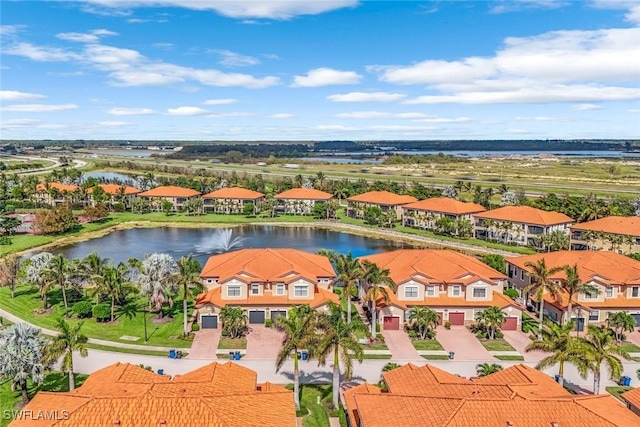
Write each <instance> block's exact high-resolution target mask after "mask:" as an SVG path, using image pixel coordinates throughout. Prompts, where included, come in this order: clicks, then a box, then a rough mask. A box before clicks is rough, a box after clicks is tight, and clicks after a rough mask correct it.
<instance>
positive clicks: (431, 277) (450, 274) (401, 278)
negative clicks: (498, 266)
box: [359, 249, 507, 284]
mask: <svg viewBox="0 0 640 427" xmlns="http://www.w3.org/2000/svg"><path fill="white" fill-rule="evenodd" d="M359 259H360V260H361V261H370V262H373V263H375V264H377V265H378V266H379V267H380V268H381V269H389V276H390V277H391V279H392V280H393V281H394V282H395V283H396V284H401V283H404V282H406V281H407V280H411V279H412V280H414V281H416V282H419V283H463V284H468V283H471V282H473V281H475V280H484V281H495V280H503V279H506V278H507V276H505V275H504V274H502V273H500V272H499V271H497V270H494V269H493V268H491V267H489V266H488V265H486V264H484V263H482V262H481V261H479V260H478V259H476V258H474V257H471V256H468V255H464V254H461V253H459V252H456V251H452V250H449V249H399V250H395V251H390V252H383V253H379V254H374V255H368V256H364V257H360V258H359Z"/></svg>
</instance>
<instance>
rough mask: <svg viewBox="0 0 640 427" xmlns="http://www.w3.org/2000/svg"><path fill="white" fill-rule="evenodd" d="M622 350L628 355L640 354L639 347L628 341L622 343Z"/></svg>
mask: <svg viewBox="0 0 640 427" xmlns="http://www.w3.org/2000/svg"><path fill="white" fill-rule="evenodd" d="M622 348H623V349H624V351H626V352H627V353H640V347H638V346H637V345H635V344H634V343H632V342H628V341H627V342H623V343H622Z"/></svg>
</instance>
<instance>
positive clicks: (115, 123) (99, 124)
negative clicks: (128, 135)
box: [98, 121, 133, 128]
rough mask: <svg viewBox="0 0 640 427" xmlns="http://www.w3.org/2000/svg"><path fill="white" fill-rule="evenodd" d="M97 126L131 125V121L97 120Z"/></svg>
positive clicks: (115, 126)
mask: <svg viewBox="0 0 640 427" xmlns="http://www.w3.org/2000/svg"><path fill="white" fill-rule="evenodd" d="M98 126H100V127H107V128H117V127H123V126H133V123H129V122H117V121H106V122H98Z"/></svg>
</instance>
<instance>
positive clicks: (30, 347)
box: [0, 323, 48, 405]
mask: <svg viewBox="0 0 640 427" xmlns="http://www.w3.org/2000/svg"><path fill="white" fill-rule="evenodd" d="M0 341H2V342H3V345H2V346H1V347H0V377H3V378H9V379H10V380H11V383H12V384H13V386H14V387H16V388H19V389H20V391H21V393H22V403H23V404H24V405H26V404H27V403H29V395H28V394H27V380H31V381H32V382H34V383H36V384H42V382H43V381H44V376H45V371H46V369H47V368H48V366H47V365H46V364H45V363H44V362H43V355H44V347H45V344H46V340H45V339H44V338H43V337H42V336H41V335H40V329H38V328H36V327H34V326H31V325H29V324H28V323H16V324H15V325H11V326H9V327H8V328H6V329H4V330H0Z"/></svg>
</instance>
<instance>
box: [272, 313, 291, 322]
mask: <svg viewBox="0 0 640 427" xmlns="http://www.w3.org/2000/svg"><path fill="white" fill-rule="evenodd" d="M278 317H287V312H286V311H284V310H271V321H272V322H275V321H276V319H277V318H278Z"/></svg>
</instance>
